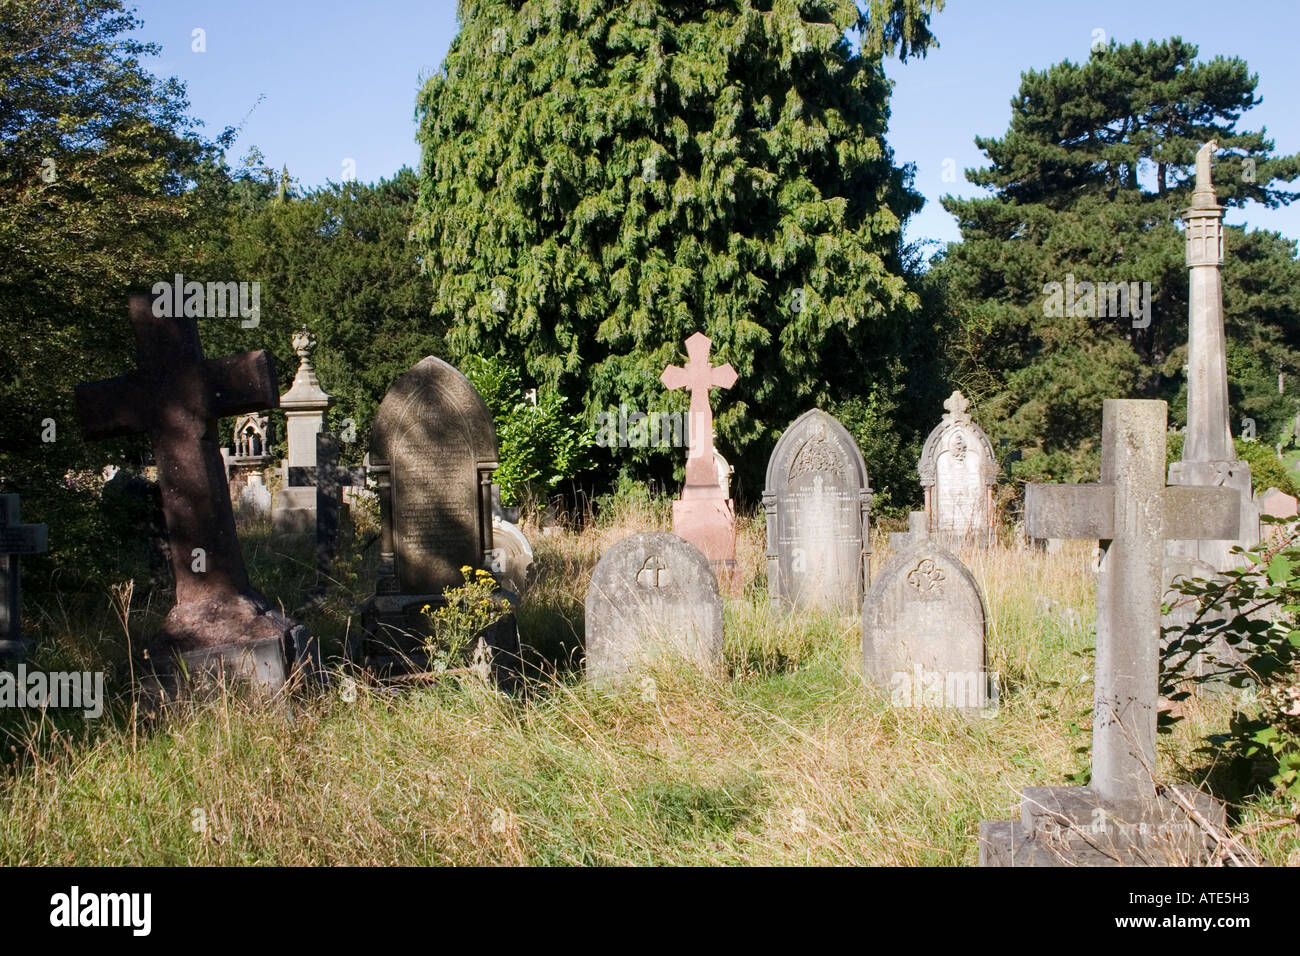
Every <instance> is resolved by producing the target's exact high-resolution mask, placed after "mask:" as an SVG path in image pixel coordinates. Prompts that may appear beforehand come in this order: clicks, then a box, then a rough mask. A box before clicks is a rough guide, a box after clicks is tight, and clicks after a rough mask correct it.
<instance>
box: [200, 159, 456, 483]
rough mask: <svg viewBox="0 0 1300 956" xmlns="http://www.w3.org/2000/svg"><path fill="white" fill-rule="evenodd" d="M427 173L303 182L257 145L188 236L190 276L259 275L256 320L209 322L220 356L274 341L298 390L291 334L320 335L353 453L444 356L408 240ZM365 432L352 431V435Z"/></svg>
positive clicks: (336, 408) (325, 374)
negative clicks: (412, 373) (396, 396)
mask: <svg viewBox="0 0 1300 956" xmlns="http://www.w3.org/2000/svg"><path fill="white" fill-rule="evenodd" d="M416 191H417V181H416V177H415V174H414V173H413V172H412V171H411V170H410V169H406V168H403V169H401V170H399V171H398V172H397V174H396V175H394V176H393V177H392V178H391V179H381V180H380V181H379V182H377V183H370V184H367V183H360V182H356V181H347V182H343V183H327V184H326V185H325V186H323V187H321V188H320V189H313V190H309V191H301V190H299V189H297V188H294V187H293V186H292V184H291V182H290V181H289V177H288V175H287V173H286V172H283V171H282V172H275V171H272V170H270V169H268V168H267V167H266V166H265V165H264V164H262V163H261V161H260V154H257V153H256V152H254V153H253V154H252V155H251V156H250V158H249V160H248V161H246V162H245V163H244V166H243V168H242V169H241V170H240V171H239V172H238V173H236V174H234V175H233V176H231V177H230V178H229V179H227V180H226V182H225V184H224V186H223V188H222V189H221V190H220V191H219V192H220V195H219V196H216V197H214V198H213V200H212V201H210V202H209V203H208V204H207V205H206V206H205V209H206V210H208V216H207V224H206V225H205V226H204V227H203V228H198V229H192V230H190V232H189V234H188V238H189V244H188V246H187V252H186V255H187V257H188V258H187V261H186V264H185V270H186V275H187V277H188V276H190V275H191V274H192V275H193V276H194V278H196V279H200V280H203V279H212V280H218V281H221V280H230V279H240V280H243V281H257V282H259V283H260V288H261V311H262V319H261V321H260V322H259V324H258V326H257V327H256V328H255V329H244V328H241V326H240V323H238V322H230V321H228V320H222V319H216V320H207V321H205V322H203V323H201V330H202V333H203V336H204V342H205V348H207V350H208V351H209V353H210V354H214V355H215V354H222V353H224V352H234V351H240V352H242V351H247V350H248V349H254V348H266V349H269V350H270V351H271V352H272V353H273V354H275V356H276V358H277V362H278V368H279V372H280V377H281V384H282V385H283V386H284V388H288V385H289V382H290V380H291V379H292V378H293V375H294V372H295V371H296V370H297V367H298V360H297V357H296V356H295V355H294V353H293V351H292V349H291V346H290V343H291V339H292V335H293V332H294V330H295V329H296V328H298V327H300V326H307V327H308V328H310V329H311V330H312V331H313V332H315V333H316V337H317V341H318V343H319V344H318V346H317V349H316V353H315V356H314V358H313V364H314V365H315V367H316V370H317V373H318V374H319V376H320V379H321V383H322V385H323V386H324V388H325V390H326V391H327V392H329V393H330V395H331V396H332V397H333V398H334V404H333V405H332V406H331V409H330V413H329V417H330V424H331V428H332V429H333V430H334V432H335V433H336V434H339V435H340V436H342V437H344V439H345V443H344V446H343V450H342V453H343V456H344V457H345V458H348V459H351V460H356V461H359V460H360V456H361V455H362V454H363V453H364V450H365V437H366V435H367V434H368V433H369V430H370V423H371V422H372V421H373V420H374V416H375V412H376V411H377V410H378V407H379V403H380V402H381V401H382V400H383V397H384V394H385V392H387V391H388V387H389V386H390V385H392V383H393V381H394V379H396V378H397V377H398V376H399V375H401V374H402V373H403V372H405V371H406V370H407V369H409V368H410V367H411V366H412V365H414V364H415V363H416V362H418V361H419V360H420V359H421V358H423V357H424V356H426V355H429V354H443V353H444V352H445V351H446V349H445V343H444V331H445V329H444V327H443V326H442V325H441V324H440V323H439V322H438V321H436V320H434V321H430V318H429V312H430V308H431V304H432V290H431V289H430V288H429V284H428V282H427V281H426V280H425V279H424V278H423V276H421V274H420V261H419V258H418V256H417V254H416V252H415V250H414V249H413V248H412V247H411V246H409V245H408V243H407V233H408V232H409V231H410V228H411V223H412V219H413V216H414V211H415V199H416ZM348 435H352V436H355V439H354V440H353V441H348V440H347V436H348Z"/></svg>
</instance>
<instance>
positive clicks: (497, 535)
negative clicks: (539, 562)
mask: <svg viewBox="0 0 1300 956" xmlns="http://www.w3.org/2000/svg"><path fill="white" fill-rule="evenodd" d="M492 545H493V547H492V551H491V553H490V559H489V563H488V570H489V571H491V572H492V573H493V574H495V575H496V576H497V580H498V581H500V582H501V584H502V586H503V587H505V589H506V590H508V591H512V592H514V593H515V594H518V595H520V596H522V595H523V593H524V592H525V591H526V590H527V589H528V585H529V583H531V582H530V578H529V574H530V572H531V571H532V567H533V546H532V544H531V543H530V542H529V540H528V537H527V536H526V535H525V534H524V532H523V531H522V530H521V529H520V527H519V526H518V525H517V524H515V523H513V522H511V521H507V520H506V519H505V518H502V517H499V516H497V515H493V516H492Z"/></svg>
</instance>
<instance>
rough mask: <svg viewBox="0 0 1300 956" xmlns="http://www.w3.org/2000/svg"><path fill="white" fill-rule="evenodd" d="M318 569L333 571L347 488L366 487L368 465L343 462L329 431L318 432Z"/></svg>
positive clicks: (316, 476) (319, 573)
mask: <svg viewBox="0 0 1300 956" xmlns="http://www.w3.org/2000/svg"><path fill="white" fill-rule="evenodd" d="M314 470H315V484H316V573H317V574H318V575H320V576H322V577H324V576H325V575H328V574H329V570H330V566H331V565H332V564H333V563H334V558H335V556H336V555H337V553H338V543H339V511H340V506H341V504H342V500H343V488H344V487H345V486H346V487H349V488H364V487H365V486H366V469H365V468H364V467H346V466H341V465H339V442H338V439H337V438H335V437H334V436H333V435H331V434H330V433H329V432H327V431H320V432H317V433H316V468H315V469H314Z"/></svg>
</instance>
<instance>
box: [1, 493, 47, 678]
mask: <svg viewBox="0 0 1300 956" xmlns="http://www.w3.org/2000/svg"><path fill="white" fill-rule="evenodd" d="M48 547H49V539H48V536H47V534H46V527H45V525H43V524H21V523H20V522H19V520H18V496H17V495H0V661H4V660H10V661H21V660H22V659H23V658H25V657H26V656H27V655H28V654H30V653H31V651H32V641H30V640H29V639H27V638H25V637H23V628H22V603H21V600H20V598H21V594H20V592H19V589H18V560H19V558H20V557H21V556H22V555H24V554H43V553H44V552H45V551H46V549H47V548H48Z"/></svg>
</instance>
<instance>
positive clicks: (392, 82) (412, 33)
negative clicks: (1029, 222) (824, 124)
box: [132, 0, 1300, 241]
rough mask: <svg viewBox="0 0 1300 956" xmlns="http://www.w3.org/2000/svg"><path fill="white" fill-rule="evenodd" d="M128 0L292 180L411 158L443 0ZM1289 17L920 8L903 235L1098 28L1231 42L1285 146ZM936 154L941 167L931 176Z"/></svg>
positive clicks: (933, 211)
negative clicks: (1036, 79)
mask: <svg viewBox="0 0 1300 956" xmlns="http://www.w3.org/2000/svg"><path fill="white" fill-rule="evenodd" d="M132 5H133V6H134V7H135V9H136V11H137V13H138V15H139V16H140V18H141V19H143V20H144V21H145V23H144V27H143V29H142V30H141V31H140V32H139V36H140V37H141V38H142V39H145V40H151V41H154V42H156V43H158V44H160V45H161V46H162V55H161V56H160V57H157V58H155V59H153V60H152V61H150V62H149V64H148V65H149V68H150V69H151V70H152V71H153V72H155V73H157V74H159V75H163V76H176V77H178V78H180V79H181V80H182V81H184V82H185V84H186V86H187V88H188V90H189V96H190V101H191V112H192V113H193V114H194V115H195V116H197V117H198V118H199V119H201V120H203V121H204V123H205V124H206V125H205V130H204V131H205V133H206V134H207V135H209V136H215V135H216V134H217V133H219V132H220V131H221V130H222V129H223V128H225V127H226V126H240V125H241V124H242V126H243V133H242V135H241V136H240V139H239V141H238V143H237V145H236V147H235V156H236V157H237V156H242V155H243V154H244V152H246V150H247V149H248V148H249V147H250V146H254V145H256V146H257V147H258V148H260V149H261V150H262V152H263V153H264V154H265V156H266V160H267V162H268V163H269V164H270V165H272V166H274V167H279V166H281V165H288V167H289V172H290V175H292V176H293V177H294V178H295V179H297V180H298V181H299V182H301V183H302V184H303V185H305V186H315V185H320V184H321V183H323V182H324V181H325V180H327V179H333V180H340V179H342V178H344V177H345V174H346V173H347V172H348V171H349V170H354V171H355V175H356V177H357V178H358V179H361V180H366V181H370V180H375V179H378V178H380V177H382V176H389V175H391V174H392V173H394V172H395V171H396V170H397V169H399V168H400V167H401V166H402V165H408V166H411V167H413V168H414V167H415V166H416V165H417V163H418V162H419V158H420V153H419V148H418V147H417V145H416V143H415V120H414V110H415V94H416V91H417V90H418V89H419V85H420V79H421V77H422V76H425V75H428V74H430V73H432V72H434V71H435V70H436V69H437V68H438V65H439V64H440V63H441V61H442V58H443V56H444V55H445V54H446V52H447V48H448V46H449V45H450V43H451V40H452V37H453V36H454V35H455V33H456V27H457V24H456V4H455V2H454V0H370V2H367V0H298V2H294V0H261V2H253V0H136V2H135V3H134V4H132ZM1297 28H1300V0H1251V2H1243V3H1235V4H1229V5H1224V4H1222V3H1219V2H1209V0H1089V2H1086V3H1082V2H1060V0H949V2H948V6H947V8H946V9H945V10H944V11H943V12H942V13H940V14H939V15H938V16H937V17H935V20H934V30H935V33H936V35H937V36H938V37H939V42H940V47H939V48H938V49H936V50H932V51H931V52H930V53H929V55H928V56H927V57H926V58H925V59H923V60H913V61H909V62H908V63H907V64H905V65H902V64H898V63H897V62H896V61H895V62H893V63H891V64H890V65H889V67H888V68H887V69H888V73H889V75H890V77H891V78H892V79H893V80H894V81H895V83H896V86H895V90H894V97H893V102H892V106H891V109H892V116H891V119H890V131H889V142H890V144H891V145H892V146H893V149H894V152H895V158H896V160H897V161H899V162H910V163H915V164H916V187H917V188H918V189H919V190H920V192H921V193H922V194H923V195H924V196H925V197H926V200H927V202H926V206H925V209H924V210H922V212H921V213H920V214H919V215H918V216H917V217H915V218H914V219H913V221H912V222H911V223H910V224H909V227H908V238H909V239H921V238H930V239H937V240H941V241H947V240H951V239H957V238H960V236H959V234H958V232H957V226H956V222H955V221H954V220H953V218H952V217H951V216H949V215H948V214H947V213H946V212H945V211H944V210H943V208H942V207H941V206H940V205H939V203H938V199H939V197H940V196H942V195H944V194H945V193H955V194H957V195H978V194H980V190H977V189H975V188H974V187H971V186H970V185H969V184H968V183H966V181H965V178H964V176H963V172H964V170H966V169H967V168H970V167H975V166H980V165H982V164H983V159H984V157H983V154H982V153H980V152H979V150H978V149H976V147H975V143H974V137H975V136H977V135H982V136H1000V135H1001V134H1002V133H1003V132H1005V130H1006V128H1007V124H1008V122H1009V120H1010V105H1009V104H1010V101H1011V97H1012V96H1013V95H1014V94H1015V92H1016V90H1017V88H1018V86H1019V81H1020V73H1021V72H1022V71H1023V70H1027V69H1043V68H1045V67H1047V66H1049V65H1051V64H1052V63H1056V62H1059V61H1061V60H1064V59H1071V60H1074V61H1076V62H1078V61H1080V60H1084V59H1086V58H1087V56H1088V51H1089V48H1090V47H1091V45H1092V43H1093V41H1094V38H1096V37H1097V36H1099V35H1100V34H1098V32H1097V31H1104V36H1105V38H1106V39H1111V38H1114V39H1117V40H1119V41H1120V42H1123V43H1127V42H1131V41H1133V40H1143V41H1146V40H1152V39H1162V38H1165V37H1168V36H1173V35H1179V36H1181V37H1182V38H1183V39H1184V40H1187V41H1188V42H1191V43H1195V44H1197V45H1198V46H1199V47H1200V57H1201V59H1210V58H1212V57H1214V56H1216V55H1219V54H1223V55H1227V56H1240V57H1243V58H1244V59H1245V60H1246V62H1247V64H1249V66H1250V68H1251V70H1252V71H1253V72H1255V73H1257V74H1258V75H1259V87H1258V89H1257V95H1259V96H1260V97H1262V99H1263V102H1262V103H1260V105H1259V106H1257V107H1255V108H1254V109H1253V110H1251V111H1250V112H1249V113H1247V114H1246V116H1245V118H1244V121H1243V124H1242V125H1243V127H1244V128H1246V129H1259V128H1261V127H1263V128H1265V129H1266V130H1267V132H1268V135H1269V136H1270V137H1271V138H1272V139H1273V140H1274V141H1275V147H1276V149H1277V150H1278V151H1279V152H1285V153H1294V152H1297V151H1300V108H1298V107H1297V104H1296V100H1297V97H1298V96H1300V67H1298V66H1297V63H1298V61H1300V53H1297V49H1296V43H1295V38H1296V36H1297V34H1300V29H1297ZM196 29H199V30H202V31H204V32H203V35H202V40H203V44H204V45H205V46H206V50H205V51H204V52H195V51H194V49H193V47H194V46H195V45H196V42H197V41H196V39H195V36H194V31H195V30H196ZM259 98H260V99H261V101H260V102H259ZM233 158H235V157H232V159H233ZM949 159H950V160H952V162H951V163H948V164H945V160H949ZM349 161H351V166H348V165H345V164H348V163H349ZM945 169H947V170H950V171H951V173H950V175H954V176H955V181H945V179H944V173H945ZM1298 185H1300V184H1298ZM1228 221H1229V222H1237V223H1240V222H1243V221H1244V222H1247V223H1249V224H1250V225H1251V226H1254V227H1258V228H1266V229H1276V230H1278V231H1280V232H1281V233H1282V234H1283V235H1285V236H1288V237H1291V238H1300V203H1296V204H1293V205H1292V206H1291V207H1290V208H1285V209H1278V210H1267V209H1263V208H1261V207H1258V206H1249V207H1247V208H1246V209H1245V210H1242V211H1240V212H1234V213H1232V214H1230V216H1229V218H1228Z"/></svg>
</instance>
